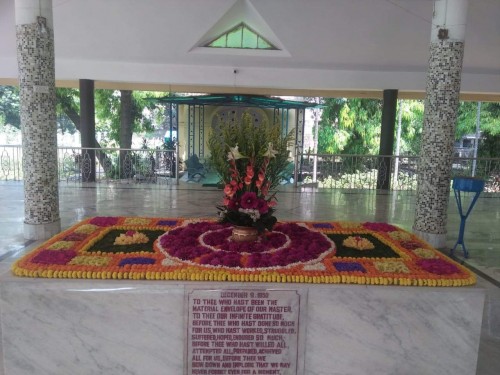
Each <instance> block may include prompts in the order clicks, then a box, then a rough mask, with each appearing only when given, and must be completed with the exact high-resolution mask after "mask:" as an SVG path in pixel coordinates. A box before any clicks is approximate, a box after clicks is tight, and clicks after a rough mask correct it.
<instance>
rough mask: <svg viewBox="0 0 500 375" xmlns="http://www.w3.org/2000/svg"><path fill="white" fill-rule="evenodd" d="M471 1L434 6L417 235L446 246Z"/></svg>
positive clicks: (453, 0)
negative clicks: (468, 10) (454, 151)
mask: <svg viewBox="0 0 500 375" xmlns="http://www.w3.org/2000/svg"><path fill="white" fill-rule="evenodd" d="M467 8H468V0H438V1H436V2H435V9H434V18H433V22H432V34H431V44H430V58H429V68H428V72H427V87H426V99H425V112H424V125H423V131H422V147H421V151H420V164H419V167H418V186H417V199H416V212H415V223H414V225H413V231H414V232H415V234H417V235H418V236H420V237H422V238H423V239H425V240H427V241H428V242H429V243H430V244H431V245H433V246H435V247H437V248H443V247H445V246H446V223H447V219H448V217H447V210H448V203H449V198H450V180H451V167H452V161H453V143H454V139H455V128H456V120H457V112H458V106H459V94H460V80H461V73H462V60H463V54H464V37H465V22H466V18H467Z"/></svg>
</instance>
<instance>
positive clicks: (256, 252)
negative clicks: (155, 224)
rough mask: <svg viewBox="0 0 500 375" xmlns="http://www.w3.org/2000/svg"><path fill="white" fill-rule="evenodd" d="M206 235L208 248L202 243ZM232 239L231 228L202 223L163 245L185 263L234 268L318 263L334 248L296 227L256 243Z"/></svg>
mask: <svg viewBox="0 0 500 375" xmlns="http://www.w3.org/2000/svg"><path fill="white" fill-rule="evenodd" d="M207 232H208V233H207ZM202 235H204V237H203V242H204V243H205V244H206V245H207V246H204V245H203V244H202V243H201V242H200V237H201V236H202ZM230 237H231V228H230V227H228V226H227V225H224V224H218V223H210V222H200V223H193V224H188V225H187V226H185V227H180V228H176V229H174V230H172V231H170V232H168V233H166V234H165V235H162V236H161V237H160V245H161V247H162V248H163V249H165V250H166V251H167V253H168V254H169V255H170V256H173V257H176V258H179V259H181V260H188V261H192V262H195V263H198V264H204V265H211V266H221V267H231V268H233V267H239V268H268V267H286V266H288V265H291V264H296V263H301V262H308V261H310V260H313V259H317V258H318V257H320V256H321V254H323V253H325V252H326V251H329V250H332V248H333V244H332V243H331V242H330V241H328V239H327V238H326V237H325V236H324V235H322V234H321V233H319V232H315V231H311V230H309V229H308V228H306V227H303V226H300V225H297V224H293V223H288V224H278V225H277V226H276V228H275V231H273V232H271V233H268V234H267V235H266V236H265V238H264V239H261V240H260V241H256V242H251V243H238V242H234V241H232V240H231V239H230ZM287 241H289V242H287ZM285 245H286V246H285Z"/></svg>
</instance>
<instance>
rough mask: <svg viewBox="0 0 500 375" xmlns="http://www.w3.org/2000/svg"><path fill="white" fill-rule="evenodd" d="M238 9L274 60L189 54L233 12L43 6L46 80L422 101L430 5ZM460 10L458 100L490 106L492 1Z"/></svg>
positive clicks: (352, 2) (389, 0) (497, 56)
mask: <svg viewBox="0 0 500 375" xmlns="http://www.w3.org/2000/svg"><path fill="white" fill-rule="evenodd" d="M18 1H19V0H18ZM240 2H244V3H245V4H246V6H247V8H248V9H250V10H251V11H255V12H254V13H253V14H250V15H249V18H248V19H247V21H248V22H249V23H250V26H253V27H254V28H255V29H256V30H257V31H259V32H261V33H263V34H264V35H266V33H267V35H270V36H271V37H272V38H274V40H276V38H277V40H278V42H279V45H280V46H282V47H283V49H284V51H285V52H284V53H282V54H272V53H270V54H267V53H262V52H256V53H255V52H252V51H229V53H228V51H227V50H221V49H217V50H213V49H212V50H209V51H205V49H200V48H196V47H197V46H198V43H199V42H200V41H202V40H203V38H206V36H207V33H208V34H209V33H210V32H212V33H213V32H216V31H218V30H217V27H219V28H220V27H221V26H220V25H222V24H224V19H223V20H222V21H220V20H221V17H223V16H224V14H225V13H226V12H227V11H229V10H230V9H231V7H232V6H233V4H235V3H236V0H140V1H138V0H53V17H54V32H55V55H56V78H57V79H58V80H69V81H74V80H78V79H80V78H86V79H94V80H97V81H112V82H128V83H146V84H165V85H173V86H175V85H187V86H197V87H204V86H206V87H222V88H232V89H236V88H255V89H257V90H259V89H260V90H263V89H266V88H267V89H302V90H358V91H359V90H383V89H399V90H402V91H425V78H426V69H427V60H428V55H429V40H430V33H431V27H432V26H431V20H432V11H433V4H434V2H433V1H432V0H307V1H306V0H240ZM14 4H15V1H14V0H0V83H1V82H2V80H3V81H4V82H6V81H8V80H9V79H11V80H12V79H15V78H17V62H16V46H15V16H14V7H15V5H14ZM469 4H470V5H469V13H468V19H467V28H466V39H465V56H464V67H463V75H462V91H463V92H469V93H493V94H500V0H469ZM240 5H241V4H240ZM248 9H247V10H246V11H247V13H248ZM233 10H234V9H233ZM233 13H234V12H233ZM243 13H244V12H243ZM259 17H260V18H259ZM226 21H227V20H226ZM240 21H241V20H235V24H236V23H238V22H240ZM251 23H254V25H252V24H251ZM259 23H260V24H259ZM255 24H257V25H255ZM272 38H271V39H272ZM235 71H236V73H235Z"/></svg>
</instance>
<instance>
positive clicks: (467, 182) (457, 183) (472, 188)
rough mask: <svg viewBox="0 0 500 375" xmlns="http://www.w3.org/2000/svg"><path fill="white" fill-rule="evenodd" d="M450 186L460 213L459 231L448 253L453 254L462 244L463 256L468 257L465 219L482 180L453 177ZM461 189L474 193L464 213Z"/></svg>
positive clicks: (479, 189) (480, 190) (481, 188)
mask: <svg viewBox="0 0 500 375" xmlns="http://www.w3.org/2000/svg"><path fill="white" fill-rule="evenodd" d="M452 186H453V191H454V193H455V199H456V201H457V206H458V213H459V214H460V232H459V233H458V241H457V243H456V244H455V246H454V247H453V249H451V252H450V253H451V255H453V252H454V251H455V249H456V248H457V246H458V245H462V248H463V251H464V256H465V258H468V257H469V252H468V251H467V249H466V248H465V243H464V231H465V221H466V220H467V217H468V216H469V214H470V212H471V211H472V208H473V207H474V205H475V204H476V201H477V198H479V194H481V192H482V191H483V189H484V180H481V179H478V178H474V177H455V178H454V179H453V185H452ZM462 191H463V192H470V193H474V198H472V202H471V203H470V206H469V209H468V210H467V213H466V214H465V215H464V213H463V210H462V196H461V195H460V192H462Z"/></svg>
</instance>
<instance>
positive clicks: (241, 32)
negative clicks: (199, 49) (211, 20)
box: [204, 22, 278, 50]
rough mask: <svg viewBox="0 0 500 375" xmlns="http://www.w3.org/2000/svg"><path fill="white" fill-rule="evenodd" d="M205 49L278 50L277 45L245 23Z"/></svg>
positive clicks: (219, 37)
mask: <svg viewBox="0 0 500 375" xmlns="http://www.w3.org/2000/svg"><path fill="white" fill-rule="evenodd" d="M204 47H211V48H245V49H246V48H248V49H269V50H277V49H278V48H276V46H275V45H273V44H272V43H271V42H269V41H268V40H267V39H266V38H264V37H263V36H262V35H260V34H259V33H258V32H256V31H255V30H253V29H252V28H251V27H250V26H248V25H247V24H246V23H245V22H241V23H239V24H238V25H236V26H234V27H233V28H232V29H229V30H227V31H226V32H224V33H222V35H219V36H218V37H217V38H215V39H214V40H212V41H210V42H208V43H206V44H205V45H204Z"/></svg>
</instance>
